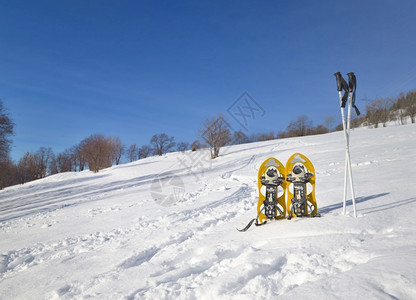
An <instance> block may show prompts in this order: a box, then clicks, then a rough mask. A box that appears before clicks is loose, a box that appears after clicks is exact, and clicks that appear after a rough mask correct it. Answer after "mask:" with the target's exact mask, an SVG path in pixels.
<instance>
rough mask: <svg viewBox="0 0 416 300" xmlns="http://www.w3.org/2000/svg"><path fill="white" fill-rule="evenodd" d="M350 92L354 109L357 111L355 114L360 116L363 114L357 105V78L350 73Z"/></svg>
mask: <svg viewBox="0 0 416 300" xmlns="http://www.w3.org/2000/svg"><path fill="white" fill-rule="evenodd" d="M347 75H348V92H349V93H352V96H351V101H352V103H351V104H352V107H354V109H355V113H356V114H357V116H359V115H360V114H361V113H360V111H359V110H358V107H357V106H356V105H355V91H356V90H357V78H356V77H355V74H354V73H353V72H349V73H348V74H347Z"/></svg>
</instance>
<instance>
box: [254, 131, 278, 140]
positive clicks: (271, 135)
mask: <svg viewBox="0 0 416 300" xmlns="http://www.w3.org/2000/svg"><path fill="white" fill-rule="evenodd" d="M271 140H274V133H273V132H269V133H261V134H260V135H259V137H258V141H259V142H263V141H271Z"/></svg>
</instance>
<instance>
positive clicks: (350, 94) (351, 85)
mask: <svg viewBox="0 0 416 300" xmlns="http://www.w3.org/2000/svg"><path fill="white" fill-rule="evenodd" d="M347 75H348V82H349V85H348V98H349V99H348V121H347V131H348V132H347V137H348V141H347V153H348V155H347V156H348V168H349V177H350V187H351V198H352V207H353V210H354V217H357V210H356V207H355V192H354V181H353V178H352V168H351V156H350V129H351V107H352V105H353V101H354V100H353V95H354V94H355V88H356V78H355V75H354V73H353V72H350V73H348V74H347Z"/></svg>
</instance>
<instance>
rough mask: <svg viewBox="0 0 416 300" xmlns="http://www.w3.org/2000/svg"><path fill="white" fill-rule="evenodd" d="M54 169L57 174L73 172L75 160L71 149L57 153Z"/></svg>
mask: <svg viewBox="0 0 416 300" xmlns="http://www.w3.org/2000/svg"><path fill="white" fill-rule="evenodd" d="M55 161H56V168H57V171H58V173H63V172H71V171H74V170H75V168H76V167H75V159H74V153H73V151H72V149H67V150H65V151H64V152H62V153H59V154H58V155H57V156H56V158H55Z"/></svg>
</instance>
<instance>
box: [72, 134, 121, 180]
mask: <svg viewBox="0 0 416 300" xmlns="http://www.w3.org/2000/svg"><path fill="white" fill-rule="evenodd" d="M113 149H114V148H113V145H112V143H111V141H110V140H109V139H108V138H105V137H104V136H103V135H102V134H93V135H91V136H90V137H88V138H86V139H84V140H82V141H81V143H80V150H81V153H82V156H83V157H84V158H85V160H86V161H87V163H88V167H89V169H90V170H91V171H93V172H94V173H97V172H98V171H99V170H102V169H105V168H109V167H111V166H112V163H113V159H114V152H113Z"/></svg>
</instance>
